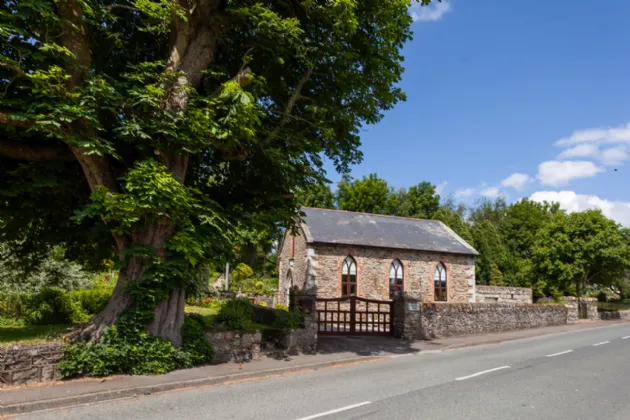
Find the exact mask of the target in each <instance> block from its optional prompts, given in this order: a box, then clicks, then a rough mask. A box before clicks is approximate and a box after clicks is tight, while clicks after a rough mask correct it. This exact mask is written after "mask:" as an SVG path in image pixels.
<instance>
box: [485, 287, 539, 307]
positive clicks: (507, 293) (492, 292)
mask: <svg viewBox="0 0 630 420" xmlns="http://www.w3.org/2000/svg"><path fill="white" fill-rule="evenodd" d="M475 294H476V299H477V302H488V303H493V302H494V303H532V289H530V288H527V287H500V286H480V285H477V287H476V289H475Z"/></svg>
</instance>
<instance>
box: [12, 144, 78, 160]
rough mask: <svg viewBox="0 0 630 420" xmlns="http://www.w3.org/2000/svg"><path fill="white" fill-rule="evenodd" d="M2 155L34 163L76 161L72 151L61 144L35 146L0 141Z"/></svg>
mask: <svg viewBox="0 0 630 420" xmlns="http://www.w3.org/2000/svg"><path fill="white" fill-rule="evenodd" d="M0 153H2V154H4V155H6V156H8V157H9V158H11V159H24V160H30V161H33V162H41V161H48V160H74V156H73V155H72V153H70V149H69V148H68V147H67V146H64V145H61V144H59V145H54V146H33V145H30V144H26V143H21V142H16V141H11V140H0Z"/></svg>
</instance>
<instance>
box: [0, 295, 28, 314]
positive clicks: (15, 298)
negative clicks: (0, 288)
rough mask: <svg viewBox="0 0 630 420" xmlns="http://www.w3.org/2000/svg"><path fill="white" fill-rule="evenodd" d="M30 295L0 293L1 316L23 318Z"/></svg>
mask: <svg viewBox="0 0 630 420" xmlns="http://www.w3.org/2000/svg"><path fill="white" fill-rule="evenodd" d="M27 307H28V295H27V294H25V293H11V294H8V295H0V317H3V318H11V319H22V318H24V316H25V315H26V310H27Z"/></svg>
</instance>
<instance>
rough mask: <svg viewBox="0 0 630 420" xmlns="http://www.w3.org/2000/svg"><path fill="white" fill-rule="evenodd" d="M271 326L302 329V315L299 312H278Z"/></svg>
mask: <svg viewBox="0 0 630 420" xmlns="http://www.w3.org/2000/svg"><path fill="white" fill-rule="evenodd" d="M273 326H274V327H276V328H291V329H294V328H303V327H304V315H302V313H301V312H300V311H293V312H288V311H287V312H285V311H278V313H277V314H276V320H275V321H274V323H273Z"/></svg>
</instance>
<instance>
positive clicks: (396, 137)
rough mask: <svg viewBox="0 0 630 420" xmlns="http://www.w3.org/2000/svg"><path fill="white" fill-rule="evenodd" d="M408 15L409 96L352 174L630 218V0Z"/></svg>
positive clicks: (495, 3)
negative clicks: (410, 35)
mask: <svg viewBox="0 0 630 420" xmlns="http://www.w3.org/2000/svg"><path fill="white" fill-rule="evenodd" d="M411 13H412V15H413V16H414V18H415V19H416V21H415V22H414V24H413V30H414V40H413V41H411V42H410V43H408V44H407V45H406V47H405V49H404V55H405V58H406V61H405V68H406V70H405V74H404V76H403V80H402V82H401V86H402V88H403V89H404V91H405V92H406V93H407V97H408V99H407V102H405V103H401V104H399V105H398V106H397V107H396V108H395V109H394V110H392V111H390V112H388V113H387V114H386V116H385V118H384V119H383V120H382V121H381V122H380V123H379V124H378V125H376V126H370V127H366V128H365V129H364V130H363V134H362V136H361V140H362V143H363V145H362V150H363V153H364V161H363V162H362V163H361V164H360V165H357V166H355V167H354V168H353V171H352V176H354V177H361V176H363V175H367V174H369V173H371V172H376V173H378V174H379V176H381V177H383V178H385V179H387V180H388V182H389V183H390V184H391V185H392V186H394V187H396V188H398V187H408V186H410V185H413V184H415V183H417V182H420V181H423V180H428V181H431V182H433V183H434V184H436V185H439V186H440V189H441V193H442V195H443V196H448V195H451V194H452V195H453V196H454V197H455V198H457V199H458V200H460V201H463V202H466V203H474V202H475V200H477V199H479V198H481V197H483V196H486V197H490V198H492V197H495V196H497V195H499V194H501V195H503V196H505V197H506V198H507V199H508V201H514V200H517V199H519V198H521V197H532V198H533V199H536V200H553V201H558V202H560V203H561V205H562V206H563V207H564V208H566V209H567V210H570V211H578V210H584V209H586V208H601V209H602V210H603V211H604V213H605V214H607V215H608V216H609V217H612V218H613V219H615V220H617V221H619V222H621V223H623V224H625V225H627V226H630V188H628V183H629V182H628V181H630V165H626V163H627V160H628V155H630V47H629V46H630V25H628V23H627V22H628V17H630V1H628V0H607V1H603V2H600V1H598V2H595V1H592V0H555V1H549V2H543V3H535V2H521V1H505V0H477V1H470V0H448V1H445V2H443V3H442V4H436V5H435V6H430V7H429V8H420V7H418V6H414V7H413V8H412V10H411ZM614 169H617V171H615V170H614ZM329 176H330V178H331V179H332V180H333V181H335V182H336V181H337V180H338V179H339V177H338V176H337V174H335V173H334V171H329Z"/></svg>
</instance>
